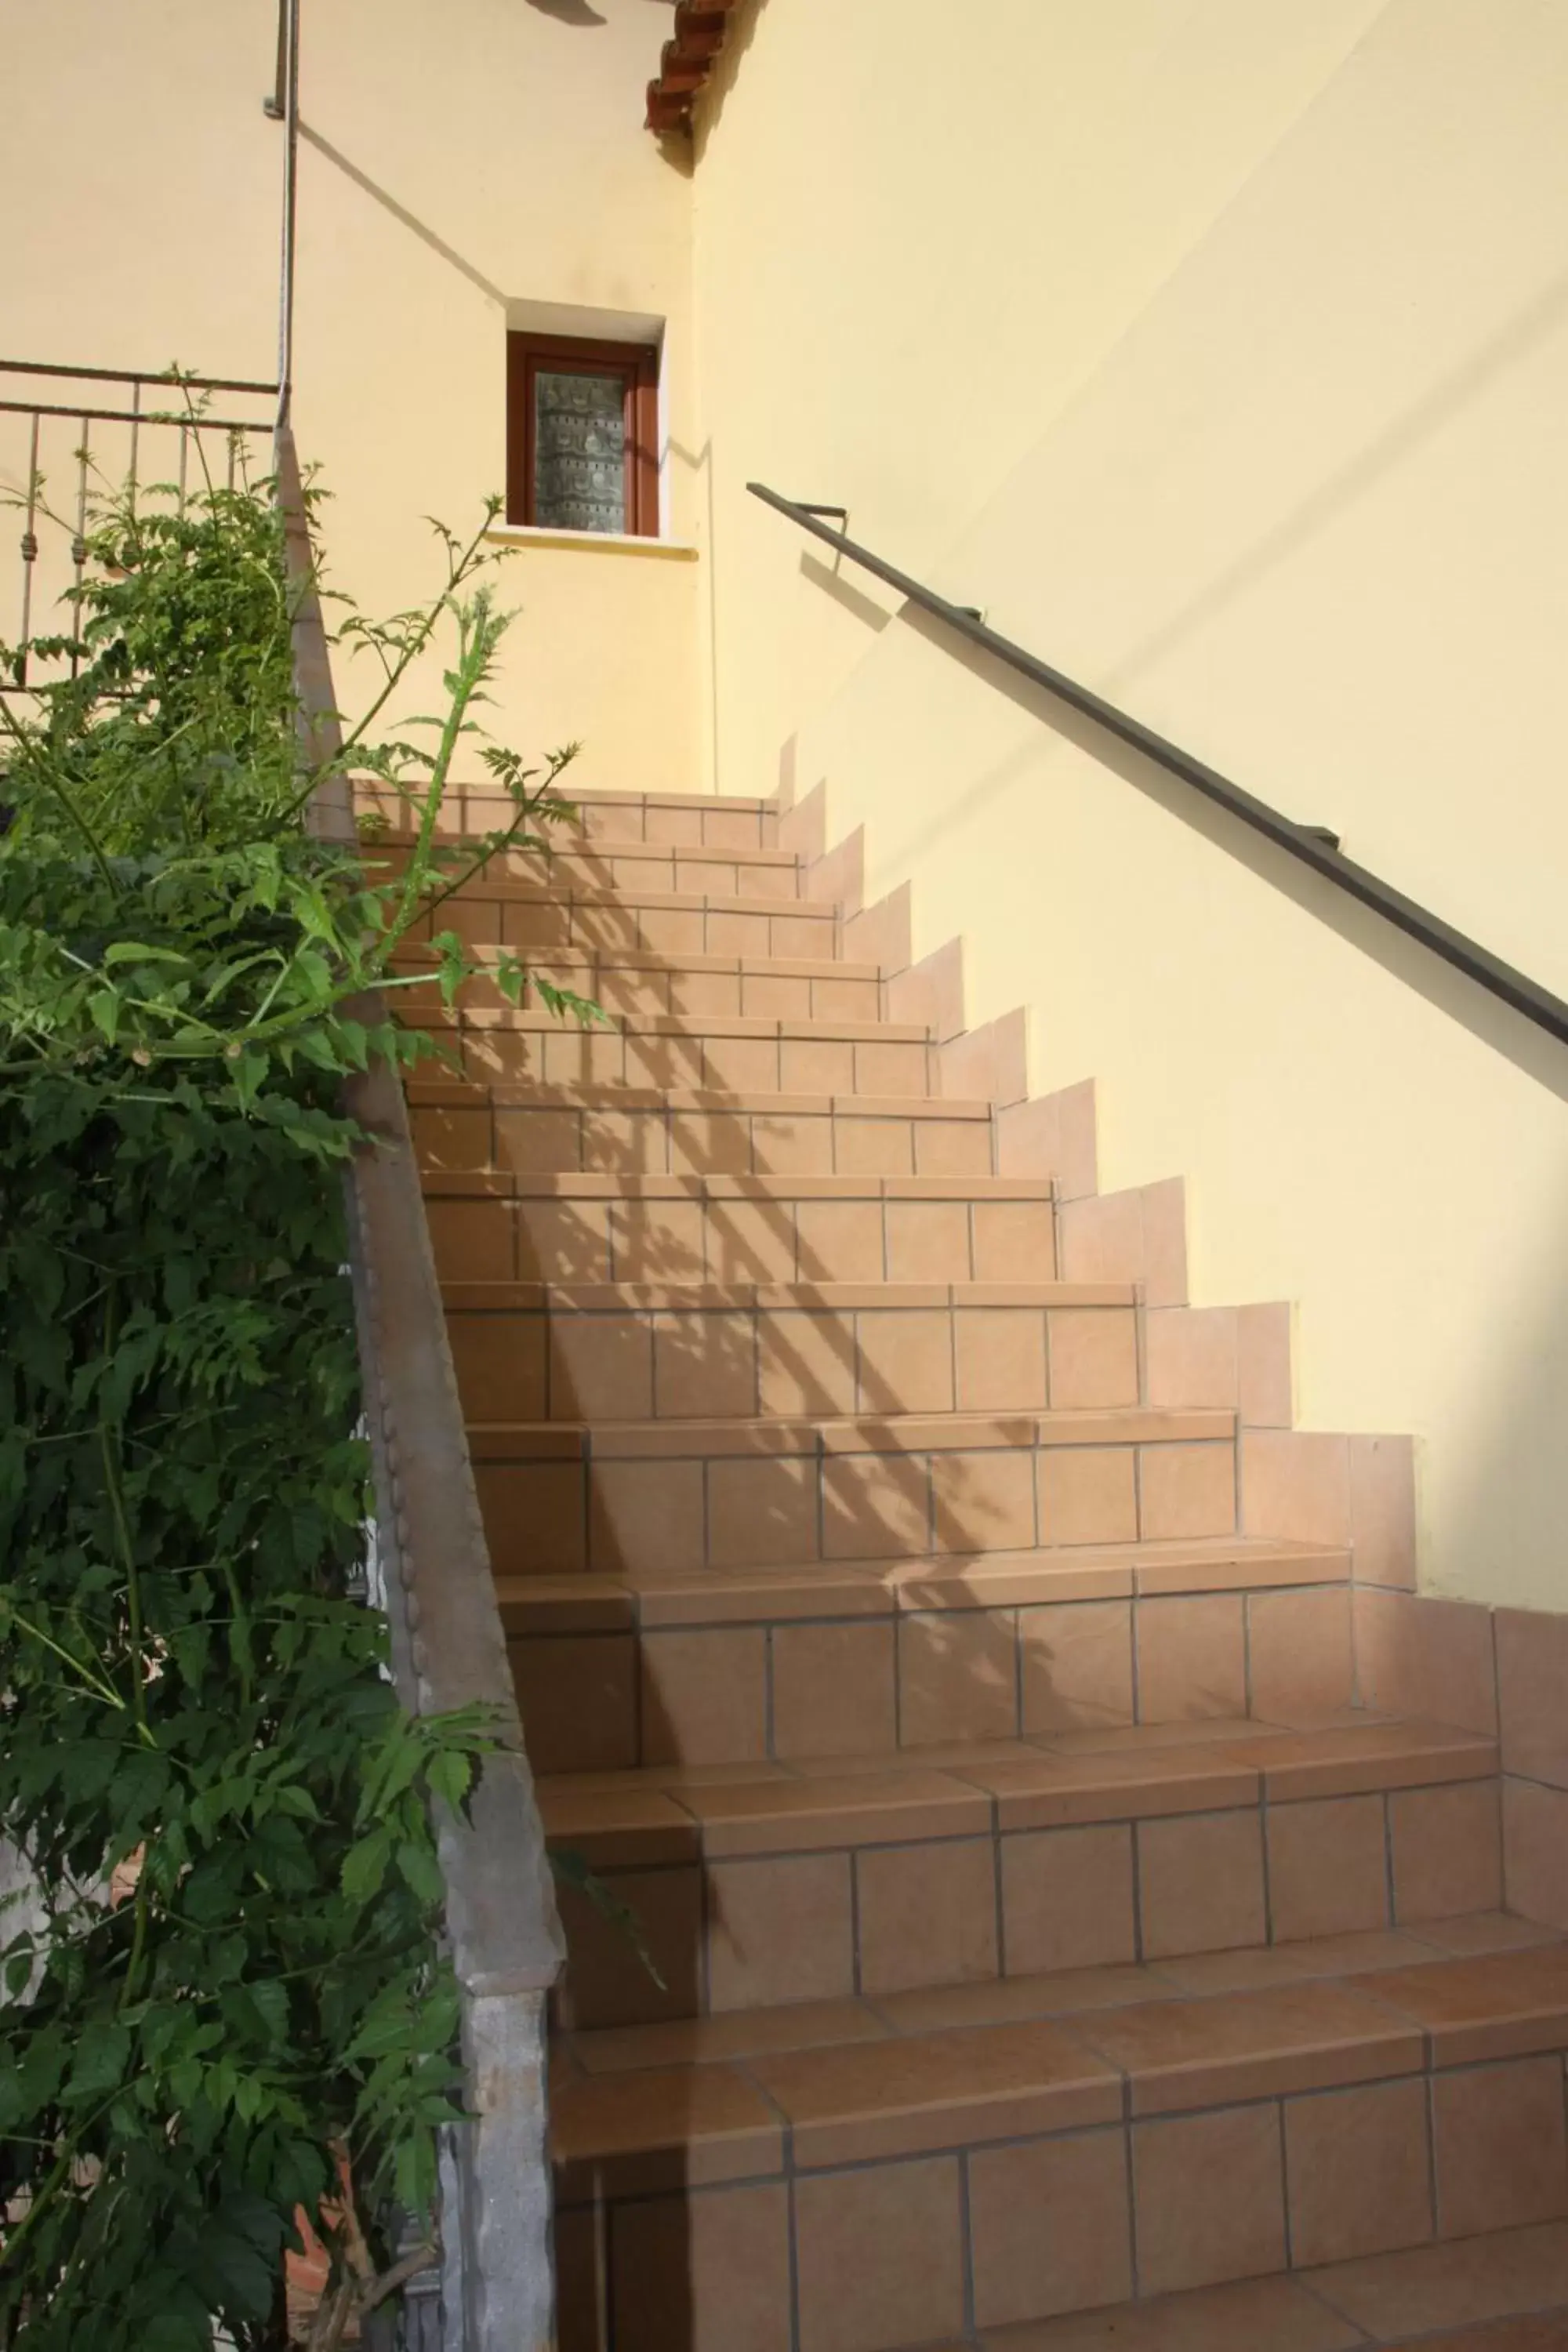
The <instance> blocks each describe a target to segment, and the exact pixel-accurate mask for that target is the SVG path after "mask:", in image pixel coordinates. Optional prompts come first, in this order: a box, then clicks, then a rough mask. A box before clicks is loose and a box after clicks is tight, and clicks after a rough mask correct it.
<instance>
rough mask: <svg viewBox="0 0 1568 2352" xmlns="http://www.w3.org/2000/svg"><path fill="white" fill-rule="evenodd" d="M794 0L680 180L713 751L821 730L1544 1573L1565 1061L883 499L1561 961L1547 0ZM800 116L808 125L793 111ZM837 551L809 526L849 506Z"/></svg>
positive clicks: (1555, 341) (1433, 1513) (1523, 1575)
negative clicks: (713, 624)
mask: <svg viewBox="0 0 1568 2352" xmlns="http://www.w3.org/2000/svg"><path fill="white" fill-rule="evenodd" d="M951 36H952V12H951V10H949V9H947V8H945V7H942V6H940V5H936V0H858V5H857V6H856V7H855V8H853V9H848V10H846V9H844V8H843V7H842V6H836V5H833V0H766V5H763V6H761V7H760V8H758V9H756V11H755V13H754V15H753V16H752V17H751V19H750V20H749V22H748V26H747V32H746V37H744V38H743V39H742V42H741V43H740V44H739V45H738V48H737V54H736V55H735V56H734V57H733V58H731V68H730V71H729V72H728V74H727V75H726V76H725V77H724V78H723V79H722V80H721V84H720V86H719V88H718V89H717V90H716V91H715V93H714V98H713V100H712V102H711V104H710V110H709V116H708V121H707V124H706V133H705V137H704V140H703V142H702V148H701V152H700V163H699V170H698V180H697V240H698V242H697V278H696V283H697V289H698V331H699V345H700V353H701V361H702V370H703V383H702V392H703V402H704V406H703V420H702V429H703V437H704V442H705V446H707V448H708V449H709V451H710V457H711V460H712V465H713V478H714V482H715V486H716V506H715V540H714V582H715V603H716V609H717V611H718V614H719V616H720V626H719V632H718V636H717V641H716V655H717V659H716V668H715V679H716V683H715V692H714V698H713V704H712V711H711V719H710V723H711V724H712V725H713V726H714V728H715V730H716V736H717V743H718V753H719V762H720V767H719V772H720V780H721V785H722V786H726V787H728V788H730V789H740V788H742V787H749V788H754V786H755V783H756V782H757V780H758V779H759V778H761V779H765V780H770V781H771V779H772V776H773V773H775V772H776V763H777V761H778V757H779V751H780V746H781V744H782V743H783V742H784V741H785V740H787V739H790V738H792V737H793V738H795V739H796V740H795V746H794V754H793V758H794V769H795V774H796V776H797V777H798V779H799V781H800V782H801V783H802V784H803V785H809V784H810V783H811V782H814V781H815V780H816V777H818V776H819V775H826V778H827V779H828V782H829V791H830V803H831V807H832V811H833V814H834V818H835V824H836V829H837V828H840V827H847V826H848V825H850V824H855V823H857V822H859V821H862V820H864V821H865V822H866V823H867V824H868V848H869V854H870V859H871V873H870V877H869V878H870V891H871V895H873V896H874V895H876V893H877V892H878V891H879V889H882V888H884V887H889V886H891V885H892V884H894V883H896V882H899V881H901V880H903V879H906V878H908V879H911V880H912V881H913V883H914V886H915V889H914V902H915V908H916V920H917V926H918V935H917V941H916V946H917V951H921V950H924V949H927V948H930V947H931V946H934V945H935V944H937V943H938V942H939V941H941V940H942V939H943V938H945V937H947V936H949V935H951V934H952V933H953V932H962V933H963V935H964V936H965V938H966V940H967V941H968V944H969V969H970V974H971V982H972V1004H971V1017H972V1018H973V1019H975V1020H984V1019H985V1018H988V1017H990V1016H992V1015H994V1014H995V1013H1000V1012H1002V1011H1004V1010H1005V1009H1006V1008H1007V1007H1008V1006H1010V1005H1012V1004H1014V1003H1020V1002H1022V1003H1026V1004H1027V1005H1028V1007H1029V1009H1030V1013H1031V1016H1032V1043H1033V1056H1034V1062H1033V1078H1034V1084H1035V1087H1036V1089H1037V1091H1044V1090H1047V1089H1048V1088H1050V1087H1057V1086H1059V1085H1065V1084H1068V1083H1071V1082H1073V1081H1075V1080H1077V1079H1079V1078H1082V1077H1085V1076H1094V1077H1096V1078H1097V1079H1098V1080H1099V1082H1100V1112H1101V1168H1100V1181H1101V1183H1102V1185H1103V1186H1104V1187H1106V1188H1107V1189H1112V1188H1115V1187H1117V1186H1121V1185H1123V1184H1130V1183H1135V1182H1141V1181H1148V1180H1151V1179H1154V1178H1158V1177H1161V1176H1163V1175H1166V1174H1169V1173H1175V1172H1184V1173H1185V1174H1186V1176H1187V1178H1188V1180H1189V1202H1190V1211H1191V1218H1192V1244H1193V1251H1192V1266H1193V1295H1194V1298H1195V1299H1196V1300H1198V1301H1199V1302H1201V1303H1209V1302H1218V1301H1222V1300H1224V1301H1234V1300H1246V1299H1254V1298H1272V1297H1289V1298H1290V1299H1292V1300H1294V1301H1296V1302H1298V1304H1299V1307H1300V1317H1299V1325H1298V1366H1299V1383H1300V1418H1301V1420H1302V1421H1303V1422H1304V1423H1306V1424H1307V1425H1309V1426H1316V1427H1320V1428H1350V1429H1358V1430H1384V1429H1406V1430H1411V1431H1413V1432H1414V1433H1415V1434H1416V1437H1417V1439H1418V1441H1419V1446H1418V1460H1419V1473H1420V1486H1421V1505H1422V1521H1423V1561H1424V1574H1425V1577H1426V1580H1427V1581H1428V1583H1429V1584H1431V1585H1432V1586H1434V1587H1436V1588H1438V1589H1442V1590H1447V1591H1464V1592H1469V1593H1473V1594H1476V1595H1478V1596H1480V1597H1485V1598H1488V1599H1493V1600H1510V1601H1520V1602H1525V1603H1531V1604H1535V1605H1545V1606H1553V1605H1555V1606H1559V1607H1561V1606H1563V1605H1564V1604H1565V1602H1568V1577H1565V1575H1564V1550H1565V1544H1564V1538H1565V1536H1568V1466H1565V1457H1564V1449H1563V1445H1562V1443H1561V1436H1560V1432H1561V1429H1562V1427H1563V1424H1564V1422H1565V1420H1568V1282H1565V1276H1568V1220H1565V1218H1564V1207H1565V1205H1568V1116H1565V1114H1564V1109H1563V1092H1564V1080H1565V1078H1568V1055H1563V1054H1562V1053H1560V1052H1559V1051H1558V1050H1557V1049H1555V1048H1551V1047H1548V1046H1545V1045H1542V1044H1540V1043H1539V1042H1538V1041H1537V1040H1536V1039H1535V1038H1534V1037H1533V1036H1532V1035H1531V1033H1530V1032H1528V1031H1527V1030H1526V1029H1525V1028H1524V1027H1523V1025H1522V1024H1520V1023H1518V1022H1517V1021H1515V1020H1514V1019H1513V1017H1512V1016H1510V1015H1507V1014H1506V1013H1501V1012H1500V1011H1494V1010H1492V1009H1491V1008H1490V1007H1489V1005H1488V1004H1487V1003H1485V1002H1484V1001H1483V1000H1480V999H1479V997H1478V996H1477V995H1476V993H1475V992H1473V991H1471V990H1470V989H1468V986H1466V985H1465V984H1463V983H1460V982H1457V981H1454V982H1450V980H1448V979H1447V977H1446V976H1445V975H1444V973H1443V972H1442V971H1440V970H1439V969H1437V968H1436V967H1434V966H1433V965H1432V964H1431V962H1430V961H1429V960H1427V959H1425V958H1423V957H1422V956H1421V955H1420V954H1419V952H1418V951H1416V950H1413V949H1409V948H1406V947H1405V945H1404V944H1403V943H1402V942H1400V941H1399V940H1396V939H1394V938H1393V937H1391V936H1390V935H1389V934H1388V933H1386V932H1385V931H1384V930H1383V929H1380V927H1378V926H1377V925H1376V924H1375V923H1373V922H1372V921H1371V920H1370V919H1362V918H1360V917H1358V916H1356V915H1354V914H1353V913H1347V912H1346V911H1345V910H1344V909H1343V908H1342V907H1341V906H1338V905H1336V904H1335V902H1334V900H1333V898H1332V895H1331V893H1329V892H1327V891H1326V890H1323V889H1320V888H1318V887H1316V886H1315V885H1312V884H1310V883H1308V884H1307V885H1305V886H1304V887H1300V886H1298V885H1296V884H1295V883H1293V882H1292V881H1291V878H1290V877H1289V874H1287V873H1286V872H1285V871H1284V870H1283V867H1282V864H1281V861H1279V860H1278V859H1276V858H1274V857H1272V856H1269V855H1267V854H1264V853H1262V852H1255V851H1254V850H1252V849H1250V848H1249V847H1248V846H1247V843H1246V842H1245V841H1244V840H1238V839H1237V838H1234V837H1233V836H1232V835H1230V833H1229V832H1228V831H1227V829H1226V827H1225V826H1224V825H1222V824H1218V823H1217V822H1215V823H1210V822H1209V821H1207V820H1199V821H1194V817H1193V815H1192V814H1191V813H1190V812H1188V811H1186V810H1184V808H1183V807H1182V806H1181V805H1180V803H1179V802H1178V799H1177V798H1176V796H1175V794H1174V793H1173V792H1172V791H1167V789H1166V788H1165V787H1164V786H1163V784H1162V783H1161V782H1159V780H1158V779H1157V778H1152V777H1150V776H1148V775H1147V774H1145V773H1143V772H1140V771H1139V770H1138V769H1137V767H1136V765H1135V763H1132V762H1130V761H1125V760H1122V759H1120V758H1113V757H1112V756H1111V755H1110V752H1109V751H1108V750H1107V747H1106V746H1104V745H1103V744H1101V743H1098V742H1096V741H1094V740H1093V739H1092V738H1091V737H1089V736H1088V735H1087V734H1085V732H1084V731H1083V730H1081V729H1079V728H1077V727H1068V726H1066V725H1064V724H1063V723H1062V721H1061V719H1060V716H1059V714H1058V713H1055V712H1053V711H1052V710H1050V709H1047V708H1046V707H1045V706H1044V705H1042V704H1036V705H1031V704H1029V703H1028V702H1027V701H1026V700H1021V699H1019V698H1016V697H1015V696H1013V695H1012V694H1010V693H1009V692H1008V691H1007V689H1006V686H1005V680H1003V679H1001V678H999V677H993V676H989V675H986V674H984V672H983V671H982V670H980V669H978V668H976V667H974V666H973V665H972V664H970V663H968V662H967V661H965V660H963V659H962V658H960V657H959V656H957V655H955V653H954V651H953V650H952V647H951V646H946V645H943V644H942V643H941V642H940V639H939V637H938V636H937V635H933V634H932V633H931V631H929V630H928V629H926V628H924V627H923V626H916V625H910V624H909V623H908V622H905V621H902V620H897V619H895V620H891V621H889V620H888V619H887V617H886V614H887V607H888V602H889V600H888V599H887V598H886V597H885V596H883V595H882V593H880V592H879V591H878V590H876V589H875V588H874V587H873V586H872V583H868V582H867V581H866V580H864V579H863V578H857V577H856V576H855V575H854V574H853V573H852V572H848V571H846V572H844V574H843V575H842V577H841V579H839V580H837V581H836V580H835V579H834V578H833V577H832V576H831V571H830V569H825V567H824V566H823V565H822V564H821V563H819V562H817V561H816V558H815V557H814V556H813V555H812V554H811V553H810V552H808V551H805V549H804V548H803V546H802V544H801V543H800V542H799V541H798V540H797V539H796V538H795V536H794V535H793V534H792V533H791V531H790V530H789V527H788V526H787V525H785V524H784V523H783V522H782V521H781V520H779V519H778V518H776V517H775V516H773V515H770V514H768V513H767V512H766V511H765V510H764V509H762V508H760V507H758V506H757V505H756V504H755V502H748V501H747V500H746V499H745V498H744V495H743V489H742V484H743V482H744V480H745V478H747V477H748V476H760V477H761V478H763V479H765V480H768V481H771V482H773V484H775V485H776V486H777V487H779V488H783V489H784V490H785V491H786V492H788V493H790V494H792V495H795V496H799V497H805V498H808V499H842V500H843V501H845V502H846V503H847V505H848V507H849V508H850V510H851V529H852V530H854V531H855V533H856V534H857V535H858V536H859V537H861V538H863V539H864V540H866V541H868V542H869V543H871V544H872V545H874V546H876V547H878V548H879V550H881V551H883V552H885V553H886V554H888V555H889V557H891V558H892V560H894V561H895V562H900V563H902V564H904V565H905V566H906V567H907V568H908V569H910V570H911V571H913V572H916V573H917V574H923V575H924V576H927V577H929V578H931V580H932V581H933V583H935V584H936V585H937V586H939V587H940V588H942V590H943V591H944V593H948V594H949V595H951V596H952V597H953V598H954V599H955V600H957V601H962V602H964V603H974V604H981V605H983V606H984V607H986V608H987V611H988V614H989V616H990V618H991V619H992V620H993V621H994V624H995V625H997V626H998V627H1000V628H1001V629H1003V630H1004V631H1005V633H1006V634H1007V635H1011V636H1013V637H1015V638H1016V639H1017V640H1019V641H1021V642H1023V643H1024V644H1026V645H1027V646H1031V647H1033V648H1036V649H1037V650H1038V651H1039V652H1040V653H1041V654H1042V655H1043V656H1045V657H1046V658H1047V659H1048V660H1051V661H1053V662H1055V663H1057V664H1058V666H1059V667H1063V668H1065V669H1067V670H1068V672H1070V673H1072V674H1074V675H1077V676H1079V677H1082V678H1084V679H1085V680H1086V681H1087V682H1089V683H1090V684H1092V685H1094V686H1095V687H1097V688H1099V689H1100V690H1101V691H1102V692H1106V693H1108V694H1110V695H1111V696H1112V697H1113V698H1121V699H1122V700H1123V701H1124V702H1125V703H1126V704H1127V705H1128V706H1129V707H1131V709H1134V710H1135V711H1136V712H1137V713H1138V714H1139V715H1141V716H1142V717H1144V718H1146V719H1148V720H1150V721H1151V722H1152V724H1153V725H1154V726H1156V727H1157V728H1160V729H1162V730H1163V731H1165V732H1166V733H1168V734H1170V735H1173V737H1174V738H1175V739H1176V740H1179V741H1182V742H1184V743H1185V744H1187V745H1189V746H1190V747H1191V748H1192V749H1193V750H1194V751H1197V752H1198V753H1200V754H1201V755H1202V756H1204V757H1205V758H1206V759H1208V760H1210V761H1212V762H1214V763H1215V765H1217V766H1219V767H1221V768H1222V769H1225V770H1226V772H1229V773H1231V774H1234V775H1236V776H1237V778H1238V779H1239V780H1240V781H1242V782H1246V783H1247V784H1248V785H1249V786H1250V787H1251V788H1252V789H1253V790H1254V791H1256V792H1258V793H1261V794H1262V795H1263V796H1264V797H1266V798H1268V799H1270V800H1272V801H1274V802H1275V803H1277V804H1278V805H1279V806H1280V807H1282V808H1283V809H1285V810H1286V811H1287V812H1288V813H1289V814H1294V815H1296V816H1298V817H1300V819H1302V820H1305V821H1310V822H1327V823H1330V824H1333V825H1334V826H1335V827H1336V828H1337V829H1339V830H1340V831H1342V833H1343V835H1344V836H1345V841H1346V846H1347V848H1348V849H1349V850H1350V852H1351V853H1352V856H1356V857H1358V858H1359V859H1361V860H1362V861H1363V863H1365V864H1367V865H1369V866H1373V868H1374V869H1376V870H1380V871H1382V872H1383V873H1384V874H1385V875H1386V876H1387V877H1389V878H1390V879H1391V880H1394V881H1395V882H1396V883H1398V884H1399V885H1401V886H1402V887H1405V889H1407V890H1409V891H1411V892H1412V893H1414V894H1415V896H1417V897H1419V898H1425V899H1426V900H1428V901H1429V902H1430V903H1431V904H1432V905H1433V906H1434V907H1435V908H1436V909H1437V910H1438V911H1439V912H1440V913H1442V914H1443V915H1445V916H1447V918H1448V919H1450V920H1451V921H1454V922H1456V923H1458V924H1459V925H1460V926H1462V927H1464V928H1467V929H1471V930H1472V931H1474V932H1475V933H1476V934H1477V935H1478V936H1479V937H1480V938H1481V939H1483V940H1486V941H1487V942H1488V943H1489V944H1490V945H1492V946H1493V947H1494V948H1495V949H1496V950H1498V951H1500V953H1502V954H1504V955H1506V956H1508V957H1510V958H1511V959H1512V960H1513V961H1517V962H1519V963H1521V964H1522V965H1523V966H1524V967H1526V968H1527V969H1529V970H1531V971H1534V972H1536V973H1537V974H1538V975H1539V976H1540V977H1541V978H1542V980H1544V981H1545V982H1547V983H1548V985H1551V986H1554V987H1555V988H1557V989H1558V990H1560V991H1563V992H1568V944H1565V932H1564V926H1563V919H1562V905H1563V882H1564V878H1565V877H1568V792H1565V790H1564V784H1565V782H1568V779H1565V778H1564V775H1563V766H1564V758H1563V748H1562V735H1561V729H1560V725H1559V721H1558V715H1557V707H1556V706H1557V680H1558V677H1559V675H1560V673H1561V668H1562V654H1561V649H1560V641H1561V637H1562V631H1563V621H1564V593H1563V592H1564V588H1565V587H1568V576H1565V574H1568V558H1565V556H1564V552H1563V551H1564V548H1565V547H1568V457H1565V454H1564V444H1563V436H1562V433H1561V429H1560V419H1561V417H1562V415H1563V413H1564V409H1565V406H1568V144H1565V142H1563V138H1562V135H1561V125H1562V121H1563V112H1564V106H1565V103H1568V16H1564V14H1563V11H1562V10H1561V9H1560V8H1558V7H1556V6H1554V5H1549V0H1389V5H1376V0H1362V4H1361V5H1348V0H1347V4H1346V5H1315V6H1313V7H1311V8H1306V9H1304V8H1301V7H1300V6H1299V5H1296V0H1195V5H1194V0H1136V4H1135V5H1130V6H1128V7H1126V8H1119V9H1117V10H1114V11H1107V10H1098V11H1087V10H1083V9H1080V8H1077V7H1074V6H1072V5H1068V0H998V5H995V6H994V7H993V8H991V9H989V10H988V11H987V12H986V15H985V21H984V27H981V26H974V27H971V28H970V29H969V32H968V33H967V34H966V37H965V59H964V69H963V76H962V79H958V78H957V77H956V68H954V66H953V63H952V57H951V54H950V52H951V46H952V42H951ZM806 124H809V137H806V136H804V135H803V126H804V125H806ZM819 552H820V551H819Z"/></svg>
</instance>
